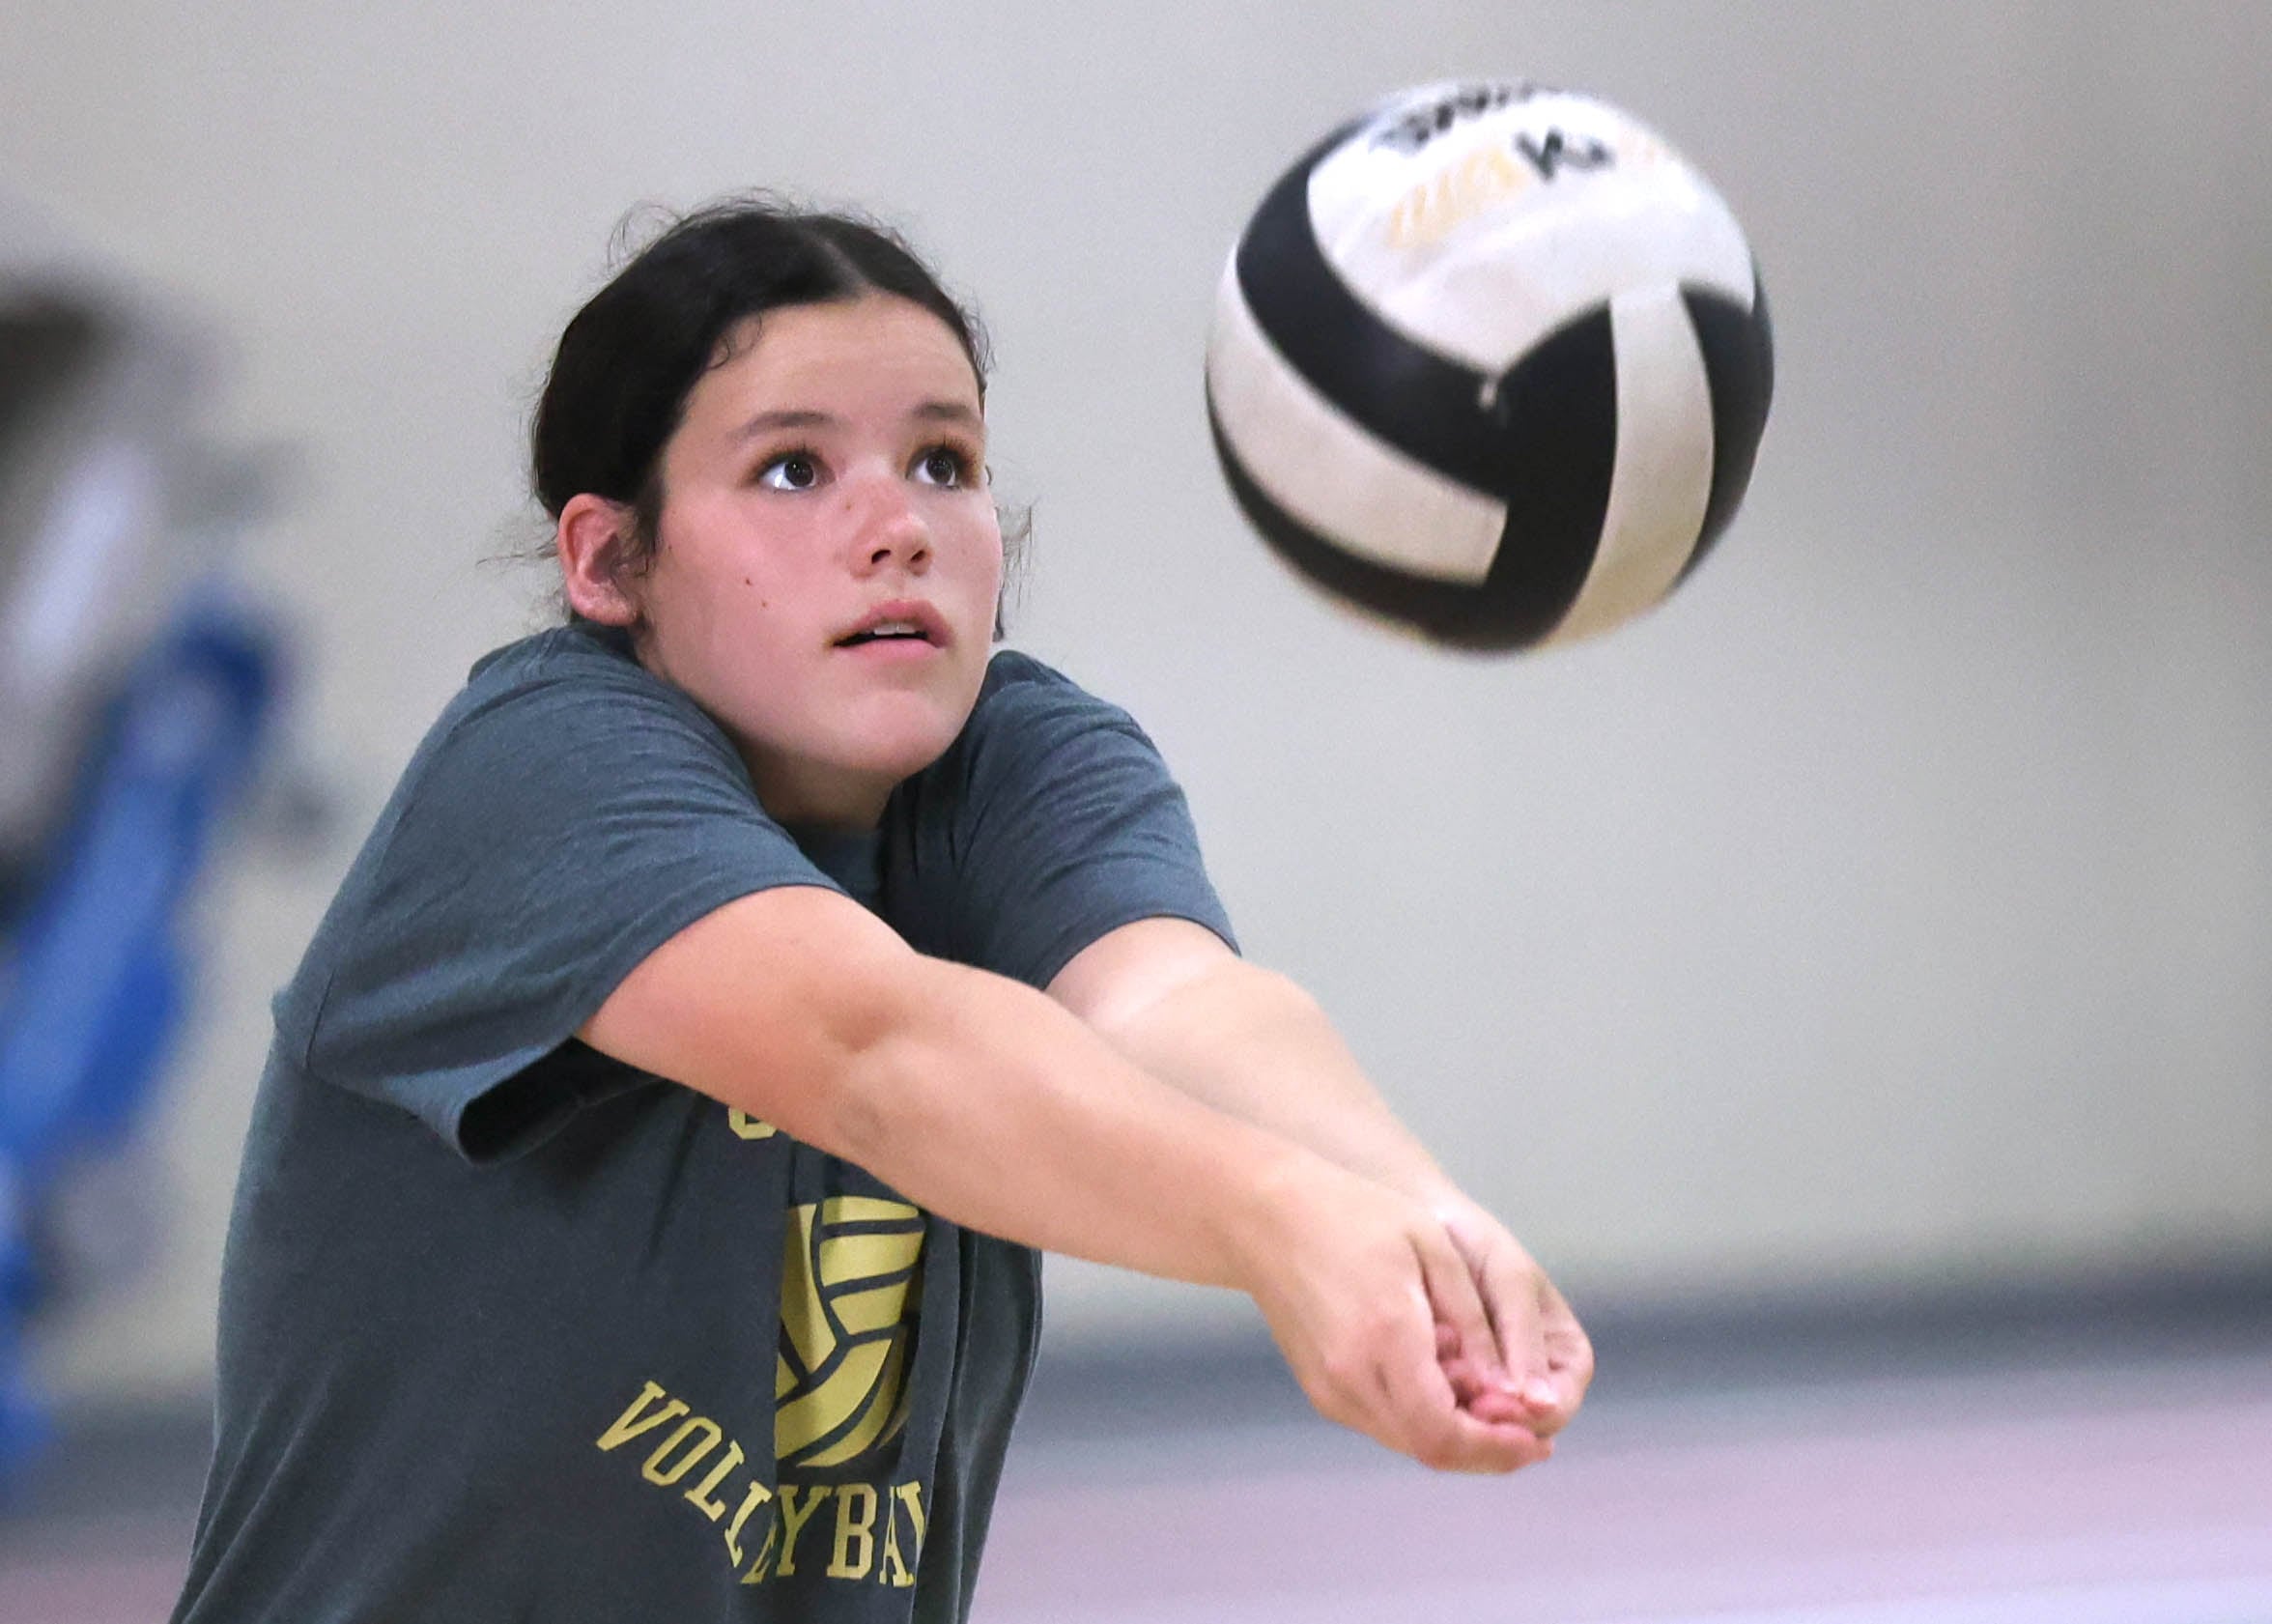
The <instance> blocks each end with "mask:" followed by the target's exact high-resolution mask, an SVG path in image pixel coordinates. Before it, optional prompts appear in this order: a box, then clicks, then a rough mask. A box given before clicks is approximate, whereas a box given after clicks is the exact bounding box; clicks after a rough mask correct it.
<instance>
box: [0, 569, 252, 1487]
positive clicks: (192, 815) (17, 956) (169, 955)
mask: <svg viewBox="0 0 2272 1624" xmlns="http://www.w3.org/2000/svg"><path fill="white" fill-rule="evenodd" d="M278 677H279V653H278V640H277V638H276V636H275V634H274V633H273V631H272V630H271V629H270V627H268V626H267V625H265V624H263V623H261V622H260V621H258V620H256V619H254V618H253V617H252V616H250V615H248V614H247V613H244V612H242V611H241V610H234V609H223V608H220V607H218V606H215V605H211V604H204V605H198V606H195V607H193V608H190V609H189V610H187V611H185V613H183V614H182V615H181V617H180V618H179V619H178V620H177V621H176V622H175V624H174V625H173V626H172V627H171V628H170V629H169V630H168V631H167V632H165V633H164V634H163V635H162V636H160V638H159V639H158V640H157V641H156V642H155V643H154V644H153V646H152V647H151V648H150V649H149V650H147V651H146V652H145V653H144V655H143V656H142V657H141V658H140V659H139V660H138V661H136V662H135V663H134V664H133V666H132V667H131V668H129V670H128V672H127V674H126V676H125V678H124V681H123V683H122V685H121V688H120V691H119V694H118V696H117V698H115V699H114V700H113V701H112V703H111V704H110V705H109V706H108V707H107V710H106V713H105V715H104V717H103V721H102V723H101V725H100V727H99V730H98V731H97V733H96V734H95V737H94V739H93V741H92V744H91V748H90V750H89V754H88V756H87V766H86V769H85V772H84V774H83V776H82V780H81V788H80V792H79V794H78V796H77V798H76V802H75V805H74V807H73V810H72V812H71V816H70V817H69V819H68V821H67V822H66V824H65V825H64V829H63V832H62V835H61V838H60V840H59V841H58V843H57V847H56V856H55V861H54V862H53V863H52V865H50V866H48V867H47V869H46V873H47V876H48V877H47V879H46V881H45V883H44V885H36V886H34V887H33V888H31V895H30V897H29V900H28V903H27V905H26V906H25V907H24V910H23V913H22V916H21V918H20V920H19V922H18V927H17V928H16V929H15V931H14V944H13V946H14V952H13V954H12V957H13V964H12V967H11V973H10V974H9V976H8V978H7V982H6V984H5V986H4V988H0V1483H4V1482H5V1481H6V1480H7V1479H8V1478H9V1477H11V1476H12V1475H14V1474H15V1473H17V1472H20V1471H21V1469H22V1467H24V1466H25V1464H26V1463H28V1461H29V1460H31V1459H32V1458H33V1457H34V1456H35V1455H36V1454H37V1452H38V1450H39V1447H40V1445H41V1443H42V1441H43V1438H44V1436H45V1426H44V1422H43V1416H42V1412H41V1407H40V1405H39V1402H38V1399H37V1396H36V1393H35V1392H34V1391H33V1389H32V1387H31V1385H30V1382H29V1376H28V1373H27V1372H26V1370H25V1368H24V1363H23V1358H22V1354H23V1333H24V1328H25V1325H26V1322H27V1321H28V1320H29V1318H30V1317H31V1316H32V1315H33V1314H34V1313H36V1312H38V1311H39V1310H41V1309H42V1308H43V1307H45V1306H47V1305H48V1304H50V1303H51V1302H52V1301H53V1300H55V1299H56V1297H57V1296H61V1295H68V1293H69V1291H70V1288H71V1281H70V1280H69V1279H68V1277H61V1278H59V1277H58V1276H59V1270H58V1269H57V1268H55V1267H54V1260H53V1259H52V1258H50V1257H48V1256H45V1255H43V1248H42V1246H41V1245H40V1243H39V1233H40V1221H41V1216H42V1211H43V1204H44V1203H45V1202H46V1201H47V1200H48V1199H49V1198H50V1197H51V1196H52V1195H53V1193H54V1191H55V1190H56V1188H57V1184H58V1181H59V1179H60V1178H61V1176H62V1175H63V1174H64V1173H65V1171H66V1169H67V1167H68V1165H69V1164H70V1163H71V1160H72V1158H75V1157H85V1156H91V1155H103V1154H116V1153H118V1152H119V1151H121V1150H123V1149H124V1148H125V1147H126V1145H127V1143H128V1139H129V1137H130V1135H131V1132H132V1129H133V1125H134V1123H135V1120H136V1118H137V1116H138V1114H139V1113H140V1112H141V1111H142V1109H143V1108H144V1107H145V1105H146V1104H147V1103H148V1101H149V1099H150V1097H151V1095H152V1093H153V1085H154V1084H155V1082H156V1078H157V1077H158V1075H159V1073H160V1072H161V1070H162V1068H163V1066H164V1063H165V1061H166V1059H167V1057H168V1053H169V1047H170V1043H171V1040H172V1039H173V1037H174V1034H175V1032H176V1030H177V1028H178V1026H179V1023H180V1019H181V1014H182V1011H183V1007H184V1003H185V992H186V990H187V988H186V987H185V962H186V961H188V959H189V958H190V957H192V956H193V955H190V954H185V944H184V941H183V935H184V931H185V922H184V915H185V904H186V903H187V902H188V900H189V899H190V897H191V894H192V889H193V882H194V880H195V878H196V875H197V873H198V870H199V869H200V867H201V866H202V863H203V860H204V857H205V855H206V851H207V848H208V844H209V842H210V840H211V837H212V835H213V829H214V825H215V823H216V821H217V820H218V819H219V818H220V817H221V816H222V815H223V814H224V813H225V812H226V811H227V809H228V808H229V806H230V804H231V803H232V801H233V799H234V798H235V796H236V794H237V792H238V791H239V789H240V788H241V785H242V784H244V783H245V781H246V779H247V778H248V776H249V774H250V771H251V768H252V765H253V763H254V760H255V757H256V755H257V754H258V751H259V748H260V745H261V741H262V738H263V735H264V730H265V724H266V722H267V720H268V717H269V714H270V707H271V701H272V699H273V697H274V694H275V691H276V688H277V684H278Z"/></svg>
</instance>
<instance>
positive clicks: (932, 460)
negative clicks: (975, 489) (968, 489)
mask: <svg viewBox="0 0 2272 1624" xmlns="http://www.w3.org/2000/svg"><path fill="white" fill-rule="evenodd" d="M970 468H971V465H970V459H969V458H968V457H966V456H964V455H963V454H962V453H961V452H960V451H957V450H956V449H955V448H954V447H953V446H951V445H934V446H932V447H931V448H930V449H929V450H928V451H925V452H924V453H923V455H922V456H920V457H918V458H916V460H915V474H916V477H917V478H918V479H921V480H923V482H925V483H926V484H931V485H963V484H967V483H969V480H970Z"/></svg>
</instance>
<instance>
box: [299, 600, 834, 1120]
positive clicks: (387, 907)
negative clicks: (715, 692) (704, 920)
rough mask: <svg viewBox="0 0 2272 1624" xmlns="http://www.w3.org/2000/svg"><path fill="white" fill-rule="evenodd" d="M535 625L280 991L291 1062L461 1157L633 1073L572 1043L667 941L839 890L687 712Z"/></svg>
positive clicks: (476, 699)
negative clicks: (735, 913) (803, 890)
mask: <svg viewBox="0 0 2272 1624" xmlns="http://www.w3.org/2000/svg"><path fill="white" fill-rule="evenodd" d="M548 638H549V639H550V641H549V642H548V641H545V640H532V642H533V643H534V646H531V645H526V644H525V645H516V648H515V649H513V650H508V651H507V653H506V656H505V657H504V658H502V659H499V660H497V661H495V662H494V663H492V664H490V665H488V666H486V667H483V668H476V671H475V676H474V679H473V681H472V682H471V683H469V686H468V688H467V689H466V690H465V691H464V692H463V693H462V694H461V695H460V696H459V698H457V700H456V701H454V702H453V703H452V705H451V706H450V707H449V709H448V710H447V711H445V712H444V713H443V716H442V718H441V720H440V722H439V723H438V724H437V725H436V727H435V728H434V730H433V731H432V732H431V733H430V734H429V735H428V737H427V739H426V741H425V742H424V743H423V744H422V745H421V746H420V748H419V750H418V752H417V754H416V755H414V756H413V757H412V762H411V765H410V767H409V769H408V770H407V771H406V772H405V774H404V777H403V780H402V783H401V784H399V785H398V786H397V788H396V790H395V793H394V796H393V798H392V799H391V800H390V801H389V803H388V805H387V807H386V809H385V811H384V812H383V813H382V814H381V817H380V820H379V824H378V826H377V827H376V828H375V829H374V830H373V832H372V835H371V839H370V840H369V842H368V843H367V844H366V845H365V847H364V849H363V851H362V853H361V854H360V856H358V858H357V859H356V861H355V866H354V867H353V869H351V870H350V871H349V874H348V877H347V880H346V882H345V883H344V885H343V886H342V887H341V890H340V894H339V896H338V897H337V898H336V899H335V901H334V902H333V905H332V908H331V911H330V913H329V915H327V918H326V920H325V922H324V924H323V926H321V927H320V928H319V930H318V932H317V935H316V939H315V942H314V944H313V945H312V946H311V948H310V950H309V954H308V957H307V960H306V962H305V963H304V964H303V965H302V967H301V970H300V973H299V975H298V977H296V978H295V980H294V982H293V983H292V984H291V985H290V986H288V987H287V988H286V989H285V991H284V993H283V994H282V995H281V996H280V997H279V998H278V1000H277V1016H278V1037H279V1041H280V1042H282V1043H283V1044H285V1045H286V1051H287V1053H291V1054H294V1055H295V1057H296V1059H297V1060H298V1065H299V1068H300V1069H301V1070H303V1071H304V1072H306V1073H307V1074H308V1075H309V1076H311V1077H313V1078H316V1079H318V1080H319V1081H322V1082H326V1083H331V1084H336V1085H338V1086H341V1087H344V1088H347V1089H350V1090H353V1091H355V1092H356V1093H358V1094H362V1095H365V1096H368V1097H372V1098H374V1099H379V1100H383V1101H386V1102H390V1103H392V1104H395V1105H397V1106H400V1107H402V1108H403V1109H405V1110H408V1111H411V1112H412V1113H414V1114H415V1115H416V1116H418V1117H419V1118H420V1119H422V1120H423V1121H424V1122H425V1123H427V1125H430V1126H431V1127H432V1128H433V1129H434V1130H435V1131H436V1132H437V1133H439V1134H440V1135H441V1136H442V1137H443V1138H445V1139H446V1140H448V1141H450V1142H451V1143H452V1144H454V1145H456V1146H457V1148H458V1149H459V1150H461V1151H462V1152H464V1153H466V1154H469V1155H473V1156H486V1155H491V1154H503V1153H505V1152H507V1151H509V1150H512V1149H515V1148H518V1147H520V1146H522V1145H525V1144H526V1143H529V1142H532V1140H533V1138H535V1137H537V1136H541V1134H542V1132H544V1131H545V1130H546V1129H547V1128H549V1127H550V1126H551V1125H556V1124H557V1123H558V1122H559V1121H560V1120H562V1119H563V1118H564V1117H565V1116H566V1114H567V1113H568V1112H570V1111H572V1110H573V1109H575V1108H576V1107H577V1105H578V1104H580V1103H582V1100H583V1099H584V1098H586V1097H590V1096H591V1095H592V1094H594V1093H598V1092H606V1091H607V1090H609V1089H610V1088H611V1087H620V1086H621V1085H622V1080H623V1076H622V1074H623V1073H624V1072H625V1071H626V1069H627V1068H616V1067H613V1066H612V1063H608V1062H604V1061H602V1060H601V1057H599V1056H597V1055H595V1054H593V1053H591V1051H589V1050H586V1049H583V1048H582V1045H581V1044H573V1043H571V1041H570V1040H571V1039H572V1037H573V1035H574V1034H575V1032H576V1031H577V1029H578V1028H579V1027H581V1026H582V1024H583V1022H584V1021H585V1020H587V1019H588V1018H589V1017H590V1016H591V1015H592V1014H593V1013H594V1012H596V1011H598V1009H599V1007H600V1006H601V1005H602V1004H603V1003H605V1002H606V1001H607V998H608V995H609V994H610V993H611V992H612V991H613V990H614V988H615V987H616V985H617V984H618V983H620V982H621V981H622V980H623V978H624V977H625V976H626V975H628V974H629V973H630V972H631V971H632V970H633V969H634V968H635V967H636V966H637V965H638V964H639V962H640V960H642V959H643V958H645V957H646V956H647V955H648V954H650V953H652V952H653V951H654V950H655V949H656V948H658V947H660V946H661V945H662V944H663V943H664V942H665V941H667V940H668V939H669V938H670V937H671V936H672V935H674V934H675V933H676V932H677V931H679V930H680V929H683V928H684V927H685V926H688V925H690V924H692V923H694V922H695V921H696V920H697V919H699V918H701V917H702V916H703V915H704V914H707V913H709V912H711V911H712V910H713V909H716V908H718V907H720V906H722V905H723V904H724V903H726V902H729V901H731V900H733V899H734V898H735V897H743V896H747V895H749V894H750V893H752V892H755V891H762V890H765V889H768V888H770V887H774V886H780V885H818V886H829V887H832V888H833V882H831V881H830V880H829V879H828V878H827V877H826V876H825V875H823V874H822V873H821V872H820V871H819V870H818V869H815V868H814V867H813V866H812V865H811V863H810V862H809V861H808V860H807V859H806V858H805V857H804V856H803V855H802V854H801V853H800V852H799V851H798V849H797V847H796V845H795V843H794V842H793V841H792V840H790V838H789V837H788V835H787V834H786V833H785V832H784V831H782V830H781V827H780V826H779V825H778V824H776V823H774V822H773V821H772V820H771V819H769V818H768V817H767V816H766V815H765V813H764V812H763V811H762V809H761V808H760V807H759V806H758V804H757V800H756V796H755V794H754V792H753V790H752V789H751V787H750V783H749V779H748V775H747V773H746V772H745V771H744V769H743V768H742V765H741V762H740V760H739V758H738V757H737V756H736V755H734V753H733V750H732V748H731V746H730V744H729V743H728V742H727V740H726V738H725V736H724V733H723V732H722V731H721V730H720V729H719V728H718V727H717V726H716V725H715V724H714V723H712V722H711V721H710V719H709V718H708V717H707V716H705V715H704V714H703V713H702V711H701V710H700V708H699V707H698V706H696V704H695V703H694V702H693V701H692V700H691V699H689V698H687V697H686V696H685V695H683V694H681V693H679V692H678V691H677V690H675V689H673V688H671V687H669V686H668V685H667V684H666V683H664V682H662V681H660V680H658V679H656V678H654V677H653V676H651V675H649V674H648V673H647V672H646V671H644V670H641V669H640V668H639V666H638V665H637V664H635V663H634V662H632V661H631V660H629V659H627V658H624V657H622V656H621V655H619V654H616V653H614V652H611V651H610V650H609V649H607V648H606V647H604V646H602V645H600V644H599V643H597V642H596V641H594V640H592V639H591V638H590V637H589V636H588V635H585V634H580V633H572V632H559V633H554V634H548ZM564 1046H565V1049H566V1050H568V1051H575V1052H563V1053H561V1054H559V1055H558V1056H556V1057H555V1051H562V1050H563V1048H564ZM548 1057H554V1064H551V1065H549V1066H546V1067H544V1068H542V1073H541V1076H540V1075H539V1074H538V1073H536V1072H532V1071H531V1069H530V1068H534V1067H537V1066H538V1063H539V1062H543V1061H546V1060H547V1058H548ZM629 1075H630V1077H631V1078H633V1079H639V1080H643V1079H640V1074H639V1073H636V1072H631V1073H629ZM508 1084H513V1085H515V1086H514V1087H512V1088H511V1089H509V1090H508V1089H507V1087H506V1085H508Z"/></svg>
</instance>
